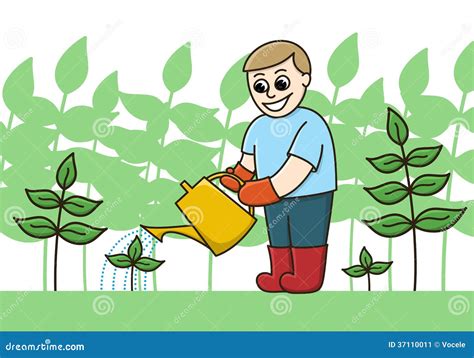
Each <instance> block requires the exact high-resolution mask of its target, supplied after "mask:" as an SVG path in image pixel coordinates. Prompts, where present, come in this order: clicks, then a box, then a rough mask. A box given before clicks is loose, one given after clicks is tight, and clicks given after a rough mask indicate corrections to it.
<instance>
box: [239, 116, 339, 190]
mask: <svg viewBox="0 0 474 358" xmlns="http://www.w3.org/2000/svg"><path fill="white" fill-rule="evenodd" d="M242 152H244V153H247V154H252V155H254V156H255V165H256V172H257V178H265V177H271V176H273V175H274V174H276V172H278V171H279V170H280V168H281V167H282V166H283V164H285V162H286V160H287V159H288V157H289V156H290V155H294V156H296V157H299V158H301V159H303V160H305V161H307V162H308V163H310V164H311V165H312V166H313V170H312V171H311V173H310V174H309V175H308V177H307V178H306V179H305V180H304V182H303V183H302V184H301V185H300V186H299V187H298V188H296V189H295V190H294V191H292V192H291V193H289V194H288V195H286V196H285V197H296V196H305V195H314V194H319V193H324V192H328V191H333V190H336V188H337V182H336V163H335V154H334V144H333V141H332V137H331V132H330V131H329V127H328V126H327V124H326V122H325V121H324V119H323V118H321V116H319V115H318V114H317V113H316V112H313V111H312V110H310V109H307V108H301V107H300V108H297V109H295V110H294V111H293V112H291V113H290V114H289V115H288V116H286V117H280V118H272V117H269V116H265V115H263V116H260V117H258V118H257V119H255V120H254V121H253V122H252V123H251V124H250V126H249V127H248V129H247V132H246V133H245V138H244V142H243V145H242Z"/></svg>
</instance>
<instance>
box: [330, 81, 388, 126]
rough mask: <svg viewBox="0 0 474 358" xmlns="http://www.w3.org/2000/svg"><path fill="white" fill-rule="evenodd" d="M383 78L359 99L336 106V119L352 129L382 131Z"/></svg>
mask: <svg viewBox="0 0 474 358" xmlns="http://www.w3.org/2000/svg"><path fill="white" fill-rule="evenodd" d="M384 97H385V96H384V89H383V78H379V79H378V80H376V81H375V82H374V83H372V84H371V85H370V86H369V87H367V89H366V90H365V92H364V93H363V94H362V96H361V98H360V99H355V98H349V99H346V100H344V101H342V102H340V103H338V104H337V106H336V108H335V115H336V118H337V119H339V120H340V121H341V122H343V123H345V124H347V125H349V126H352V127H367V126H371V127H374V128H379V129H383V125H384V124H385V113H386V110H387V105H386V104H385V99H384Z"/></svg>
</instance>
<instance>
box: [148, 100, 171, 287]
mask: <svg viewBox="0 0 474 358" xmlns="http://www.w3.org/2000/svg"><path fill="white" fill-rule="evenodd" d="M173 95H174V93H173V92H171V91H170V93H169V95H168V103H167V105H168V109H171V103H172V102H173ZM168 120H169V118H168ZM165 139H166V133H165V134H163V138H161V143H160V145H161V147H162V148H163V147H164V146H165ZM148 172H149V167H147V174H146V175H148ZM160 175H161V169H160V168H156V177H157V178H159V177H160ZM151 257H152V258H154V259H155V258H156V244H155V245H153V246H152V249H151ZM157 288H158V284H157V281H156V270H155V271H153V291H157Z"/></svg>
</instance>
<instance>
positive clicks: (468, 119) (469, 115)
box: [453, 107, 474, 133]
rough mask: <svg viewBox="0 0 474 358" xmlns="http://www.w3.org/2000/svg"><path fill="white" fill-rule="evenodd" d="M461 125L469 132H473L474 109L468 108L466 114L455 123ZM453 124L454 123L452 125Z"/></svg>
mask: <svg viewBox="0 0 474 358" xmlns="http://www.w3.org/2000/svg"><path fill="white" fill-rule="evenodd" d="M455 122H457V123H459V124H461V125H462V126H463V127H464V128H466V129H467V130H468V131H469V132H471V133H473V132H474V107H471V108H469V109H468V110H467V111H466V112H464V113H463V115H462V117H461V118H459V119H458V121H455ZM453 124H454V123H453Z"/></svg>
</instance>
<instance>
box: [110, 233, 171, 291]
mask: <svg viewBox="0 0 474 358" xmlns="http://www.w3.org/2000/svg"><path fill="white" fill-rule="evenodd" d="M142 252H143V247H142V242H141V241H140V238H139V237H138V236H135V239H133V241H132V243H131V244H130V246H129V247H128V251H127V254H116V255H105V257H106V258H107V260H109V262H110V263H111V264H112V265H114V266H115V267H118V268H131V272H130V290H131V291H133V271H134V268H135V267H136V268H137V269H138V270H140V271H143V272H152V271H155V270H156V269H157V268H158V267H160V266H161V264H163V262H164V261H158V260H155V259H152V258H151V257H143V256H142Z"/></svg>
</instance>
